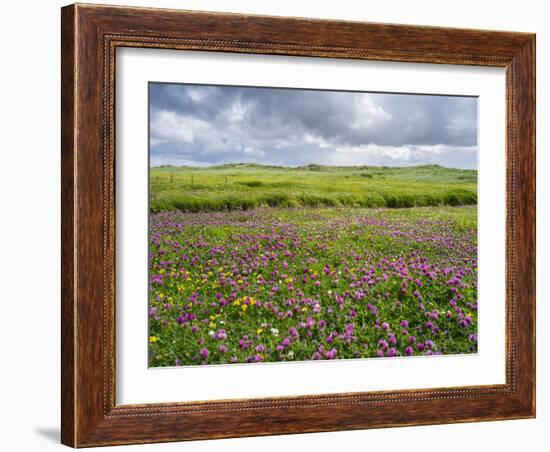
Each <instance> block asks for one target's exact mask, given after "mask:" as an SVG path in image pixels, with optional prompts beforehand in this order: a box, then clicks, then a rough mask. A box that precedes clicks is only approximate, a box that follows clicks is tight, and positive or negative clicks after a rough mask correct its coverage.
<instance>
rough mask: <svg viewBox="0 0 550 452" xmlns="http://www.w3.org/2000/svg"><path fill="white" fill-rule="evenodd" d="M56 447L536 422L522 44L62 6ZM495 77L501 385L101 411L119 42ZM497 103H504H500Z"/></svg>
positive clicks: (531, 210)
mask: <svg viewBox="0 0 550 452" xmlns="http://www.w3.org/2000/svg"><path fill="white" fill-rule="evenodd" d="M61 34H62V151H61V154H62V250H61V253H62V272H61V273H62V332H61V333H62V350H61V351H62V369H61V370H62V381H61V384H62V403H61V405H62V442H63V443H64V444H67V445H70V446H74V447H85V446H94V445H107V444H128V443H146V442H156V441H178V440H190V439H203V438H224V437H233V436H252V435H270V434H283V433H300V432H314V431H333V430H348V429H360V428H375V427H392V426H403V425H422V424H439V423H448V422H468V421H486V420H496V419H516V418H528V417H533V416H534V415H535V36H534V35H533V34H528V33H509V32H495V31H485V30H462V29H449V28H437V27H418V26H408V25H387V24H373V23H361V22H339V21H327V20H313V19H297V18H279V17H265V16H246V15H235V14H218V13H197V12H185V11H175V10H159V9H144V8H123V7H106V6H96V5H72V6H68V7H65V8H63V9H62V30H61ZM124 46H126V47H130V46H131V47H151V48H170V49H182V50H202V51H205V50H206V51H218V52H242V53H264V54H281V55H300V56H314V57H332V58H353V59H369V60H388V61H400V62H421V63H440V64H468V65H480V66H498V67H504V68H506V80H507V81H506V105H507V144H506V164H507V180H506V190H507V208H506V210H507V218H506V341H507V347H506V383H505V384H503V385H494V386H477V387H460V388H457V387H454V388H441V389H422V390H409V391H386V392H364V393H353V394H331V395H328V394H324V395H318V396H301V397H278V398H268V399H243V400H227V401H214V402H193V403H191V402H185V401H174V403H168V404H148V405H125V406H121V405H116V403H115V386H116V385H115V381H114V379H115V364H116V363H115V353H114V351H115V350H114V337H115V336H114V335H115V329H114V328H115V321H114V318H115V295H114V294H115V239H116V237H115V227H114V225H115V213H116V212H115V207H114V206H115V203H114V200H115V172H114V167H115V165H114V161H115V140H114V130H115V123H114V117H115V116H114V108H115V105H114V86H115V83H114V82H115V79H114V68H115V64H116V60H115V50H116V48H117V47H124ZM503 94H504V93H503Z"/></svg>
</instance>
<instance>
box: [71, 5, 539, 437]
mask: <svg viewBox="0 0 550 452" xmlns="http://www.w3.org/2000/svg"><path fill="white" fill-rule="evenodd" d="M61 32H62V150H61V154H62V300H61V302H62V331H61V333H62V382H61V384H62V426H61V427H62V428H61V432H62V442H63V443H64V444H66V445H69V446H73V447H87V446H102V445H115V444H133V443H148V442H162V441H180V440H196V439H211V438H226V437H238V436H254V435H275V434H285V433H301V432H319V431H335V430H349V429H365V428H378V427H393V426H404V425H425V424H441V423H452V422H472V421H486V420H503V419H519V418H531V417H534V416H535V35H533V34H529V33H515V32H502V31H498V32H497V31H483V30H467V29H449V28H437V27H421V26H412V25H411V26H409V25H389V24H375V23H363V22H340V21H328V20H313V19H300V18H280V17H266V16H247V15H238V14H219V13H207V12H190V11H178V10H162V9H147V8H126V7H110V6H95V5H79V4H76V5H71V6H67V7H65V8H62V30H61Z"/></svg>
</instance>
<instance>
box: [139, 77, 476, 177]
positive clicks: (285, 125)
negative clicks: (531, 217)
mask: <svg viewBox="0 0 550 452" xmlns="http://www.w3.org/2000/svg"><path fill="white" fill-rule="evenodd" d="M149 103H150V105H149V108H150V136H149V139H150V155H151V165H152V166H157V165H162V164H173V165H201V166H204V165H216V164H222V163H231V162H254V163H263V164H275V165H287V166H296V165H305V164H309V163H319V164H324V165H388V166H408V165H420V164H428V163H435V164H440V165H443V166H448V167H459V168H476V163H477V98H473V97H456V96H433V95H412V94H385V93H384V94H383V93H357V92H347V91H317V90H300V89H282V88H254V87H230V86H204V85H182V84H160V83H151V84H150V85H149Z"/></svg>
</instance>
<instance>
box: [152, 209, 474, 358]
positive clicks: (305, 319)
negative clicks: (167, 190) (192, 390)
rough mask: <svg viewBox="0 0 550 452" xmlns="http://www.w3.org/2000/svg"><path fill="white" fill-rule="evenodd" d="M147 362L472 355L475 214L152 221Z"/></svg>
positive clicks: (249, 214)
mask: <svg viewBox="0 0 550 452" xmlns="http://www.w3.org/2000/svg"><path fill="white" fill-rule="evenodd" d="M150 225H151V226H150V229H151V231H150V234H151V239H150V296H149V332H150V336H149V343H150V347H149V365H150V366H151V367H159V366H179V365H197V364H228V363H245V362H248V363H250V362H262V361H263V362H278V361H303V360H319V359H342V358H372V357H394V356H412V355H432V354H459V353H475V352H476V351H477V335H476V333H477V209H476V207H475V206H473V207H425V208H414V209H362V208H317V209H312V208H264V209H255V210H249V211H229V212H204V213H184V212H164V213H156V214H151V216H150Z"/></svg>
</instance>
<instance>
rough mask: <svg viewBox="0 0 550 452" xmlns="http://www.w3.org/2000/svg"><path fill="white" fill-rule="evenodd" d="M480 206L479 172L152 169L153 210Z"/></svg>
mask: <svg viewBox="0 0 550 452" xmlns="http://www.w3.org/2000/svg"><path fill="white" fill-rule="evenodd" d="M476 203H477V171H475V170H460V169H452V168H444V167H441V166H438V165H424V166H416V167H406V168H394V167H391V168H390V167H369V166H356V167H334V166H320V165H308V166H304V167H298V168H288V167H277V166H262V165H257V164H227V165H220V166H215V167H208V168H198V167H175V166H164V167H158V168H151V170H150V210H151V211H152V212H162V211H171V210H180V211H186V212H202V211H219V210H235V209H237V210H248V209H254V208H260V207H292V208H295V207H343V206H345V207H391V208H396V207H417V206H441V205H451V206H457V205H473V204H476Z"/></svg>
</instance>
